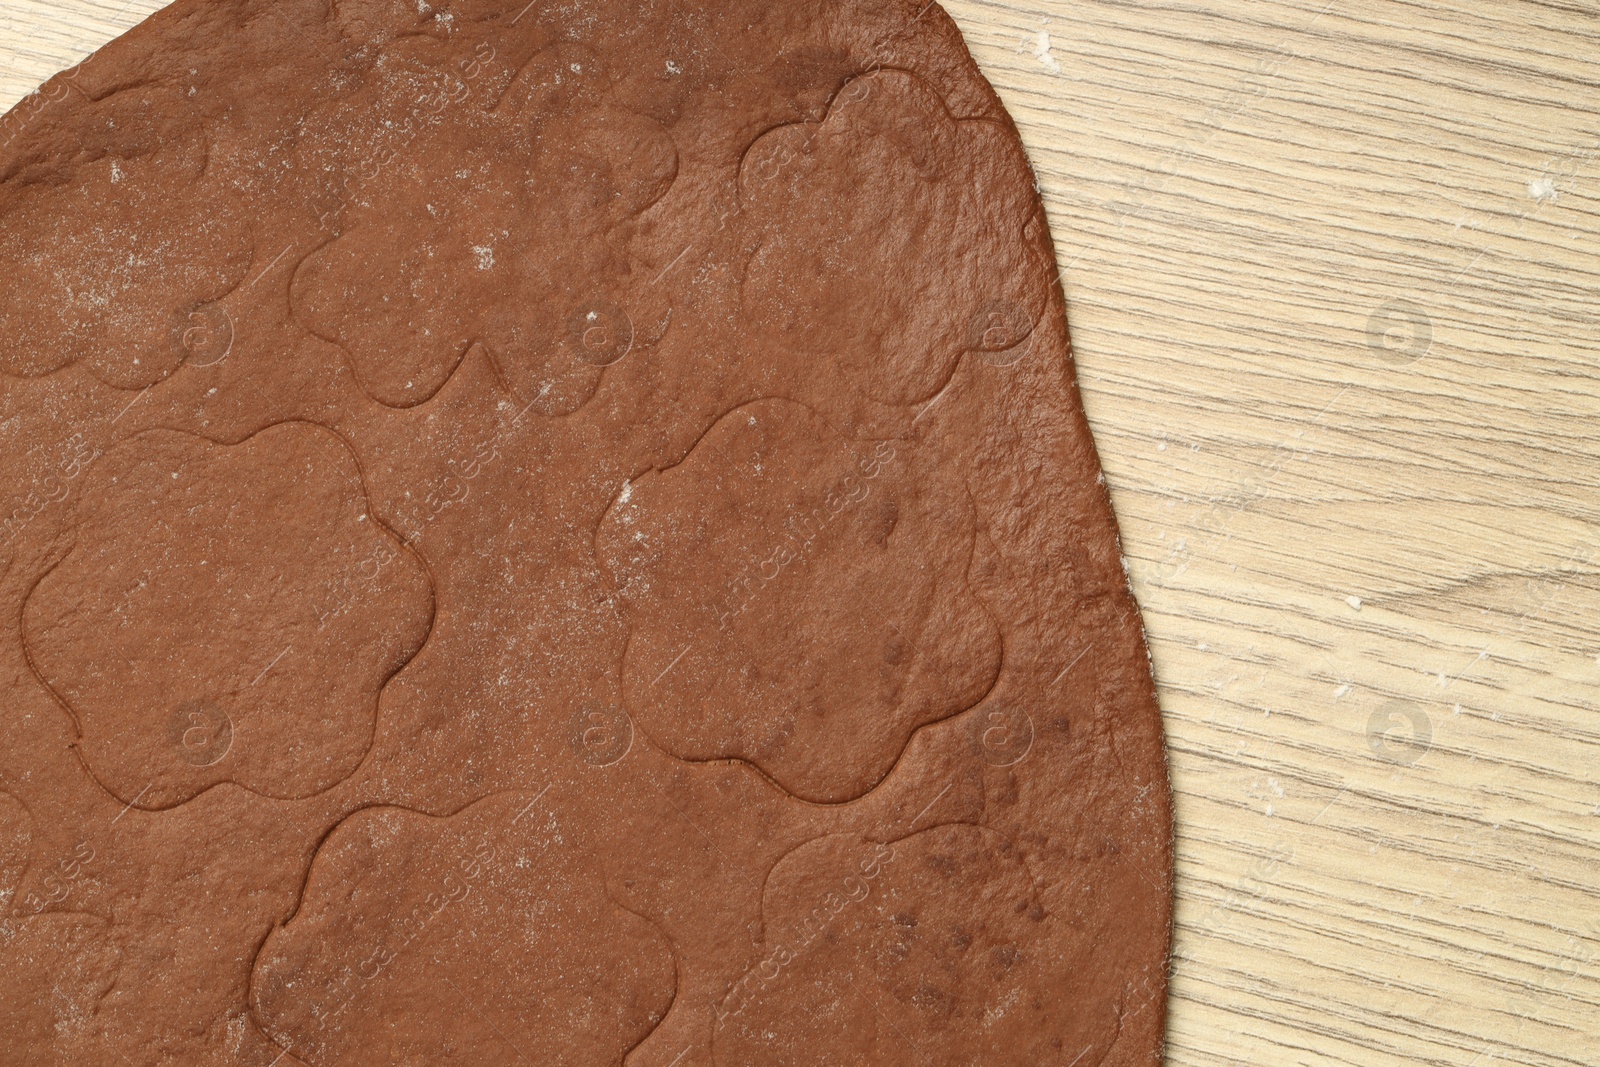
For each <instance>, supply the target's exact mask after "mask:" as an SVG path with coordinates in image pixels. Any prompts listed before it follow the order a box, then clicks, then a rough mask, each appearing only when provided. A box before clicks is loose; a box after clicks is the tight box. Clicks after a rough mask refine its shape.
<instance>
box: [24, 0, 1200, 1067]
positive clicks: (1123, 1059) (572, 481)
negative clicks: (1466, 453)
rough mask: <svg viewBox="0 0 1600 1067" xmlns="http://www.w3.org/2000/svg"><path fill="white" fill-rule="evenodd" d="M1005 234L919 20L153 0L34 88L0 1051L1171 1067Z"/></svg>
mask: <svg viewBox="0 0 1600 1067" xmlns="http://www.w3.org/2000/svg"><path fill="white" fill-rule="evenodd" d="M1054 262H1055V259H1054V254H1053V250H1052V246H1051V241H1050V236H1049V233H1048V231H1047V227H1046V223H1045V218H1044V214H1043V210H1042V208H1041V205H1040V202H1039V198H1038V195H1037V192H1036V189H1035V185H1034V180H1033V176H1032V172H1031V170H1030V169H1029V166H1028V164H1027V161H1026V159H1025V158H1024V156H1023V152H1022V147H1021V143H1020V141H1019V138H1018V136H1017V133H1016V131H1015V129H1014V128H1013V126H1012V124H1011V122H1010V121H1009V119H1008V118H1007V117H1006V115H1005V113H1004V111H1003V110H1002V108H1001V106H1000V103H999V100H998V99H997V97H996V96H995V94H994V93H993V91H992V90H991V89H990V87H989V86H988V84H987V83H986V82H985V81H984V79H983V78H982V76H981V75H980V74H979V73H978V70H977V68H976V67H975V65H974V64H973V63H972V61H971V59H970V58H969V56H968V54H967V52H966V49H965V47H964V46H963V44H962V41H961V37H960V34H959V32H958V31H957V29H956V28H955V26H954V24H953V23H952V22H951V21H950V20H949V19H948V17H947V16H946V15H945V14H944V13H943V12H942V11H941V10H940V9H939V8H938V7H936V6H934V5H932V4H924V3H923V0H914V2H913V0H806V2H800V3H768V2H765V0H763V2H755V0H721V2H718V0H704V2H679V3H667V2H649V0H647V2H644V3H622V2H618V0H567V2H554V0H548V2H535V3H533V4H528V5H526V6H524V3H523V0H515V2H510V3H502V2H500V0H426V2H424V0H403V2H402V0H209V2H201V0H183V2H180V3H177V4H174V5H173V6H172V7H169V8H167V9H166V10H164V11H163V12H161V13H160V14H158V15H156V16H155V17H154V18H152V19H151V20H150V21H148V22H146V23H145V24H144V25H142V26H140V27H139V28H137V29H136V30H134V31H133V32H131V33H129V34H128V35H127V36H125V37H123V38H122V39H120V40H118V41H116V42H114V43H113V44H111V45H110V46H108V47H107V48H105V49H104V50H102V51H101V52H99V53H98V54H96V55H95V56H93V57H91V58H90V59H89V60H87V61H86V62H85V63H83V64H82V65H80V66H79V67H77V68H74V69H73V70H71V71H68V72H65V73H63V74H62V75H59V76H57V77H56V78H55V79H52V81H51V82H50V83H48V84H47V85H46V86H45V87H44V88H43V89H42V90H41V94H40V95H38V96H35V97H32V98H30V99H29V100H27V101H25V102H24V103H23V104H22V105H20V106H19V107H18V108H17V109H16V110H15V111H13V112H12V114H10V115H9V116H7V117H6V119H5V120H4V122H3V123H0V279H3V284H0V398H3V399H0V493H3V494H4V499H3V501H0V525H3V529H0V538H3V540H0V600H3V608H4V610H3V613H0V615H3V618H4V619H6V620H8V621H7V622H6V623H5V624H4V625H5V626H6V627H7V628H8V629H6V630H5V632H4V639H3V640H0V657H3V658H0V682H3V685H4V701H3V703H0V708H3V714H4V716H5V722H4V723H3V726H0V1063H3V1064H6V1065H10V1064H19V1065H20V1064H27V1065H37V1064H43V1065H56V1064H60V1065H66V1064H73V1065H77V1064H95V1065H102V1064H103V1065H117V1064H129V1065H132V1067H151V1065H217V1067H221V1065H225V1064H226V1065H244V1067H268V1065H271V1064H277V1065H279V1067H291V1065H294V1064H302V1065H305V1067H335V1065H338V1067H360V1065H396V1067H399V1065H436V1064H448V1063H460V1064H465V1065H473V1067H477V1065H502V1064H503V1065H508V1067H509V1065H514V1064H530V1065H532V1064H538V1065H540V1067H544V1065H549V1064H570V1065H573V1067H578V1065H582V1067H604V1065H608V1064H609V1065H616V1064H627V1065H628V1067H711V1065H716V1067H864V1065H880V1064H881V1065H905V1067H912V1065H941V1067H942V1065H950V1067H972V1065H980V1064H981V1065H982V1067H1013V1065H1014V1067H1042V1065H1051V1064H1055V1065H1060V1067H1069V1065H1070V1067H1097V1065H1133V1064H1139V1065H1152V1064H1156V1063H1158V1062H1159V1060H1160V1054H1161V1044H1162V1027H1163V1021H1164V1015H1165V967H1166V961H1167V946H1168V938H1169V918H1170V911H1171V826H1170V821H1171V816H1170V800H1169V791H1168V785H1167V777H1166V764H1165V757H1164V752H1163V746H1162V735H1161V723H1160V716H1159V712H1158V709H1157V706H1156V702H1155V696H1154V689H1153V686H1152V683H1151V678H1150V669H1149V663H1148V659H1147V656H1146V653H1145V645H1144V639H1143V634H1142V631H1141V628H1140V624H1139V618H1138V612H1137V608H1136V606H1135V604H1134V602H1133V599H1132V596H1131V594H1130V592H1129V588H1128V585H1127V581H1126V578H1125V575H1124V570H1123V566H1122V560H1121V557H1120V554H1119V548H1118V542H1117V534H1116V526H1115V521H1114V519H1113V516H1112V513H1111V509H1110V505H1109V501H1108V499H1107V496H1106V493H1105V490H1104V487H1103V479H1102V478H1101V477H1100V469H1099V461H1098V459H1097V457H1096V454H1095V450H1094V446H1093V442H1092V440H1091V438H1090V434H1089V430H1088V427H1087V425H1086V424H1085V422H1084V418H1083V415H1082V411H1081V406H1080V402H1079V398H1078V394H1077V389H1076V386H1075V384H1074V379H1073V370H1072V362H1071V356H1070V348H1069V343H1068V337H1067V326H1066V316H1065V310H1064V305H1063V300H1062V294H1061V290H1060V288H1059V285H1058V284H1057V281H1056V277H1055V273H1054V270H1053V264H1054Z"/></svg>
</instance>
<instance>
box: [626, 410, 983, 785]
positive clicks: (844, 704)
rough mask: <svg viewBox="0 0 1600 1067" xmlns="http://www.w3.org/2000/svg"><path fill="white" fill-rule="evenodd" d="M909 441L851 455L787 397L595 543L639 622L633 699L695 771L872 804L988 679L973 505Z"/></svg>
mask: <svg viewBox="0 0 1600 1067" xmlns="http://www.w3.org/2000/svg"><path fill="white" fill-rule="evenodd" d="M922 466H923V462H922V461H919V459H918V458H917V456H916V453H915V450H914V448H913V446H912V445H911V444H909V443H908V442H903V441H902V442H896V441H851V440H847V439H846V438H844V437H842V436H841V435H840V434H839V433H838V432H837V431H836V430H834V429H833V427H831V426H829V425H828V424H827V422H825V421H824V420H823V419H822V418H821V417H819V416H818V415H817V414H816V413H814V412H812V411H811V410H810V409H808V408H806V407H804V406H803V405H800V404H797V403H794V402H793V401H788V400H764V401H759V402H756V403H753V404H748V405H745V406H744V407H740V408H737V409H735V410H734V411H732V412H730V413H728V414H727V415H726V416H724V417H723V418H722V419H721V420H719V421H718V422H717V424H716V425H715V426H713V427H712V428H711V429H710V430H709V431H708V432H707V433H706V435H705V437H704V438H702V439H701V440H700V442H699V443H698V444H697V445H696V446H695V448H694V450H693V451H692V452H690V453H689V455H688V456H687V457H686V458H685V459H684V461H683V462H682V463H680V464H678V465H677V466H674V467H671V468H668V469H666V470H663V471H656V472H651V473H648V474H646V475H644V476H643V477H640V478H639V479H637V480H636V481H634V482H632V483H630V484H629V485H628V486H627V488H626V489H625V490H624V491H623V494H622V495H621V496H620V497H619V498H618V499H617V501H616V502H615V503H614V504H613V506H612V508H611V509H610V510H609V511H608V512H607V514H606V517H605V519H604V520H603V521H602V523H601V525H600V531H599V533H598V534H597V536H596V545H597V550H598V552H599V555H600V559H601V561H602V562H603V563H604V564H605V565H606V566H607V567H608V568H609V569H610V571H611V574H612V577H613V580H614V581H615V582H616V587H617V590H618V592H619V594H620V597H621V601H622V604H623V609H624V615H625V617H626V618H627V620H628V622H629V624H630V637H629V641H628V648H627V654H626V657H625V659H624V662H623V692H624V695H625V697H626V699H627V701H628V705H629V709H630V711H632V713H633V715H634V717H635V718H636V720H637V721H638V723H639V725H640V726H641V727H642V728H643V729H644V730H645V732H646V733H648V734H649V735H650V736H651V737H652V738H654V739H655V740H656V742H657V743H659V744H661V745H662V746H663V747H665V748H666V749H667V750H668V751H669V752H671V753H673V754H674V755H676V756H678V757H680V758H682V759H688V760H714V759H744V760H748V761H750V762H751V763H753V764H755V765H756V766H757V767H759V768H761V770H762V771H764V772H766V773H767V774H768V775H770V776H771V777H772V778H773V779H774V780H776V781H777V782H778V784H780V785H781V786H783V788H784V789H786V790H788V791H789V792H790V793H792V794H794V795H795V796H799V797H803V798H804V799H807V800H812V801H817V802H823V803H834V802H838V801H843V800H850V799H853V798H855V797H858V796H860V795H862V794H863V793H865V792H867V790H869V789H871V788H872V787H873V786H874V785H876V784H878V782H880V781H882V780H883V777H884V775H886V774H887V773H888V772H889V769H890V768H891V767H892V766H894V763H895V761H896V760H897V759H899V757H900V753H901V752H902V751H903V750H904V748H905V745H906V742H907V740H909V738H910V736H911V734H912V732H913V731H914V730H916V729H917V728H918V727H920V726H923V725H926V724H927V723H930V722H935V721H938V720H939V719H943V718H948V717H949V716H951V715H955V714H957V713H958V712H961V711H964V710H966V709H967V708H969V707H972V706H973V705H974V704H976V703H977V702H978V701H979V700H981V699H982V698H983V696H984V694H985V693H987V692H988V690H989V687H990V686H991V685H992V684H993V682H994V679H995V675H996V672H997V671H998V670H999V666H1000V637H999V632H998V630H997V629H996V627H995V625H994V622H993V620H992V619H991V618H990V617H989V616H988V614H986V613H985V611H984V609H983V607H982V605H981V604H980V603H979V601H978V600H977V598H976V597H975V596H974V595H973V593H972V591H971V589H969V588H968V586H967V567H968V564H969V561H970V558H971V553H972V544H973V529H972V520H971V517H970V514H969V512H968V510H967V509H968V504H967V501H966V500H965V499H964V497H963V496H962V495H961V494H960V493H959V492H954V491H952V490H951V489H950V487H948V486H947V485H944V484H942V483H941V481H940V479H939V478H938V477H937V476H930V474H931V472H929V471H927V470H926V469H923V470H916V469H915V468H918V467H922Z"/></svg>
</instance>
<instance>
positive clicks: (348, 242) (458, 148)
mask: <svg viewBox="0 0 1600 1067" xmlns="http://www.w3.org/2000/svg"><path fill="white" fill-rule="evenodd" d="M428 47H431V43H429V42H416V43H415V49H424V48H428ZM386 61H387V62H388V64H389V66H388V67H387V68H383V69H385V70H389V71H391V72H392V73H391V74H390V75H389V77H390V78H391V80H392V81H393V82H394V83H395V84H398V85H402V86H410V87H412V90H413V91H415V90H416V88H417V87H419V86H423V87H425V86H428V85H429V84H430V83H431V82H430V79H432V80H434V81H436V80H437V74H436V73H434V72H432V71H431V68H429V67H428V66H427V64H425V63H423V62H422V61H421V60H420V59H417V58H414V57H411V56H410V55H409V53H408V51H407V44H406V42H395V43H392V44H391V45H390V46H389V55H388V58H387V60H386ZM376 81H377V82H381V81H382V79H381V78H379V79H376ZM450 85H451V83H450V82H449V81H446V82H445V83H444V85H443V87H441V88H436V89H435V90H433V91H432V92H430V93H428V94H427V95H425V97H424V99H425V100H427V101H429V102H428V103H427V104H426V106H425V107H424V108H423V109H422V111H421V112H415V113H414V114H413V115H410V116H407V119H406V122H405V123H402V125H406V126H407V133H406V134H405V135H404V136H402V137H400V138H399V141H398V142H397V143H396V144H394V145H390V146H388V147H384V148H374V147H372V146H368V147H367V149H366V150H367V151H368V152H371V153H374V154H373V155H370V156H369V157H368V158H366V159H364V160H359V161H352V160H348V159H347V160H346V161H345V163H344V164H343V165H344V167H345V168H346V170H347V171H349V170H350V169H352V168H353V169H354V170H355V177H356V178H357V179H358V181H357V182H356V183H355V185H356V188H355V189H354V191H353V192H351V191H349V190H346V191H343V192H342V193H340V195H341V196H342V197H344V199H345V202H344V204H343V206H342V208H341V210H340V212H339V219H338V232H337V233H336V234H335V236H334V237H333V239H332V240H331V241H329V242H328V243H326V244H324V245H323V246H322V247H321V248H319V249H318V250H317V251H316V252H314V253H312V254H311V255H310V256H309V257H307V259H306V260H304V261H303V262H302V263H301V264H300V266H299V268H298V269H297V271H296V274H295V279H294V283H293V288H292V291H291V307H292V308H293V310H294V314H295V316H296V318H297V320H298V321H300V322H301V324H302V325H304V326H305V327H306V328H307V329H309V330H310V331H311V332H313V333H314V334H316V335H317V336H318V337H320V338H322V339H323V340H326V341H328V342H329V343H331V344H334V345H336V346H338V347H339V348H340V349H341V350H343V352H344V353H345V356H346V359H347V361H348V362H349V365H350V367H351V370H352V372H353V373H354V375H355V377H356V380H357V382H358V384H359V385H360V386H361V388H362V390H363V392H364V393H365V394H366V395H367V396H368V397H370V398H371V399H373V400H375V401H377V402H378V403H381V404H384V405H385V406H389V407H398V408H404V407H414V406H416V405H418V404H422V403H425V402H426V401H428V400H429V399H431V398H432V397H433V396H434V395H436V394H437V393H438V391H439V389H441V388H443V386H444V383H445V382H446V381H448V380H449V378H450V377H451V375H452V374H454V373H455V370H456V368H457V367H459V366H460V364H461V362H462V360H463V359H464V358H466V355H467V353H468V352H469V351H471V350H472V349H473V348H474V347H480V348H482V349H483V350H484V351H485V352H486V353H487V355H488V356H489V358H490V359H491V360H492V362H493V365H494V366H495V368H496V371H497V372H498V374H499V377H500V379H501V381H502V382H503V383H504V385H505V387H506V388H507V389H508V390H509V391H510V392H511V393H512V394H513V396H514V397H516V398H517V399H518V401H519V402H520V404H521V405H525V406H527V407H530V408H532V409H533V410H536V411H538V412H540V413H542V414H546V415H566V414H570V413H571V412H572V411H575V410H576V409H577V408H578V407H580V406H582V404H583V403H584V402H585V401H587V400H588V399H589V397H591V396H592V395H593V394H594V392H595V390H596V389H597V388H598V387H599V382H600V379H601V375H602V372H603V370H604V368H605V367H606V366H609V365H610V364H612V363H614V362H616V361H617V360H619V359H621V358H623V357H624V356H626V355H627V354H628V352H629V351H630V350H632V349H635V348H644V347H648V346H649V345H652V344H654V343H655V342H656V341H657V340H659V339H660V337H661V336H662V334H663V333H664V332H665V329H666V326H667V321H668V319H669V318H670V309H669V307H668V297H667V293H666V290H665V289H663V288H662V287H659V286H655V285H652V284H650V282H651V279H650V278H648V277H647V276H646V273H645V272H644V270H643V267H642V266H641V265H639V264H638V263H636V262H635V260H634V258H633V256H632V254H631V252H630V244H631V240H632V233H633V229H634V226H635V222H634V220H635V219H636V218H637V217H638V216H639V215H640V213H642V212H644V211H645V210H647V209H648V208H649V207H650V206H651V205H653V204H654V203H656V202H657V201H658V200H660V199H661V197H662V196H664V195H665V193H666V190H667V189H668V187H670V185H671V184H672V182H673V180H674V179H675V178H676V175H677V149H676V146H675V145H674V144H673V143H672V138H671V135H670V134H669V133H668V132H667V131H666V130H665V128H663V127H662V126H660V125H659V124H657V123H655V122H654V121H653V120H651V119H649V118H646V117H645V116H643V115H640V114H638V113H636V112H633V111H630V110H628V109H626V108H623V107H620V106H618V105H616V104H614V103H613V102H612V101H611V100H610V99H609V97H610V95H611V91H612V88H613V86H614V82H613V80H612V78H611V77H610V75H609V74H608V73H607V72H606V70H605V66H604V64H603V63H602V61H601V60H600V58H599V57H598V56H596V55H595V54H594V53H593V52H592V51H591V50H589V49H587V48H585V47H583V46H581V45H576V44H559V45H553V46H550V47H548V48H546V49H544V50H542V51H540V52H538V53H537V54H535V55H534V57H533V58H532V59H531V60H530V61H529V62H528V63H527V64H526V65H524V66H523V67H522V69H521V70H520V71H518V73H517V75H516V77H515V79H514V80H513V81H512V82H511V84H510V86H509V87H508V88H507V89H506V91H505V92H504V93H503V94H501V95H500V96H499V98H498V100H497V101H496V102H495V103H494V104H493V106H492V107H487V108H485V107H480V106H477V105H476V104H475V103H474V102H473V100H472V98H471V95H470V93H469V92H467V91H465V90H466V86H465V84H464V83H456V86H457V90H459V91H457V90H451V89H450ZM375 91H376V90H375ZM390 106H392V102H390ZM413 126H414V127H415V128H414V129H412V128H410V127H413ZM417 185H421V186H422V187H423V188H424V193H423V194H422V197H421V198H422V199H423V200H424V202H425V211H424V212H423V213H418V214H416V215H413V216H398V217H397V216H396V214H395V212H394V211H393V209H392V202H393V200H394V199H395V196H398V195H401V194H402V193H403V194H404V195H405V196H406V197H407V198H416V197H417V193H416V189H415V187H416V186H417ZM391 190H392V194H391Z"/></svg>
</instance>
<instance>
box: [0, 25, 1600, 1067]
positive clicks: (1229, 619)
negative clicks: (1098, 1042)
mask: <svg viewBox="0 0 1600 1067" xmlns="http://www.w3.org/2000/svg"><path fill="white" fill-rule="evenodd" d="M159 6H161V5H160V3H159V2H158V0H0V107H4V106H9V105H10V104H11V103H12V102H13V101H15V100H17V99H19V98H21V97H22V96H23V94H24V93H26V92H27V91H29V90H30V89H31V88H32V87H33V86H35V85H37V84H38V83H39V82H40V81H42V80H43V79H44V78H45V77H47V76H48V75H50V74H51V73H53V72H54V71H56V70H58V69H61V68H63V67H67V66H70V65H71V64H73V63H75V62H77V61H78V60H79V59H81V58H82V57H83V56H85V55H86V54H87V53H88V52H90V51H91V50H92V49H93V48H95V47H97V46H98V45H99V44H101V43H103V42H104V41H105V40H107V39H109V38H110V37H112V36H114V35H115V34H116V33H118V32H121V31H122V30H123V29H126V28H127V27H129V26H131V25H133V24H134V23H136V22H137V21H138V20H140V19H141V18H143V17H144V16H145V15H146V14H148V13H149V12H151V11H153V10H154V9H156V8H157V7H159ZM946 6H947V9H948V10H949V11H950V12H951V14H952V15H953V16H954V17H955V19H956V20H957V22H959V23H960V25H961V27H962V29H963V30H964V31H965V32H966V34H967V37H968V41H969V44H970V45H971V47H972V49H973V52H974V54H975V55H976V56H977V58H978V61H979V63H980V64H981V65H982V66H983V68H984V70H985V71H986V72H987V74H988V75H989V77H990V79H991V80H992V81H993V82H994V83H995V85H996V87H997V88H998V89H999V90H1000V93H1001V95H1002V96H1003V97H1004V98H1005V101H1006V104H1007V106H1008V107H1009V108H1010V109H1011V113H1012V115H1013V116H1014V117H1015V118H1016V120H1017V123H1018V125H1019V126H1020V127H1021V128H1022V133H1023V138H1024V140H1025V141H1026V142H1027V146H1028V149H1029V152H1030V154H1031V157H1032V159H1033V161H1034V164H1035V167H1036V168H1037V170H1038V174H1039V180H1040V184H1041V187H1042V189H1043V192H1044V196H1045V201H1046V203H1047V205H1048V208H1049V211H1050V215H1051V221H1052V224H1053V227H1054V234H1055V239H1056V242H1057V246H1058V248H1059V250H1060V257H1061V264H1062V267H1063V271H1064V273H1063V283H1064V285H1065V288H1066V293H1067V299H1068V303H1069V305H1070V315H1071V323H1072V330H1073V337H1074V343H1075V348H1076V353H1077V359H1078V369H1079V374H1080V376H1081V380H1082V385H1083V393H1084V396H1085V399H1086V403H1087V405H1088V411H1089V418H1090V421H1091V423H1092V424H1093V426H1094V429H1095V432H1096V435H1097V437H1098V440H1099V444H1100V449H1101V454H1102V457H1103V460H1104V463H1105V468H1106V477H1107V479H1108V480H1109V482H1110V484H1111V487H1112V494H1113V500H1114V502H1115V504H1116V508H1117V512H1118V515H1119V517H1120V519H1121V522H1122V529H1123V536H1124V548H1125V551H1126V554H1127V558H1128V564H1129V567H1130V569H1131V572H1132V576H1133V583H1134V589H1135V591H1136V593H1137V594H1138V597H1139V602H1140V604H1141V606H1142V607H1143V609H1144V613H1145V621H1146V625H1147V626H1148V629H1149V632H1150V637H1151V644H1152V650H1153V655H1154V659H1155V667H1156V677H1157V680H1158V682H1159V684H1160V688H1161V694H1162V704H1163V708H1164V710H1165V713H1166V719H1167V729H1168V737H1169V744H1170V749H1171V760H1172V776H1173V782H1174V785H1175V787H1176V789H1177V794H1178V810H1177V816H1178V837H1179V850H1178V875H1179V877H1178V894H1179V901H1178V918H1179V927H1178V932H1177V941H1176V946H1175V960H1174V969H1173V1001H1172V1009H1171V1024H1170V1046H1169V1055H1168V1060H1169V1062H1170V1063H1172V1064H1182V1065H1205V1067H1214V1065H1222V1064H1250V1065H1261V1067H1336V1065H1337V1067H1345V1065H1359V1067H1383V1065H1391V1064H1393V1065H1399V1064H1407V1065H1415V1064H1440V1065H1452V1067H1488V1065H1490V1064H1493V1063H1506V1064H1525V1065H1530V1067H1539V1065H1547V1064H1548V1065H1554V1064H1563V1065H1578V1067H1592V1065H1594V1064H1597V1063H1600V896H1597V889H1596V879H1597V876H1600V784H1597V764H1600V708H1597V704H1600V489H1597V483H1600V325H1597V321H1596V309H1597V307H1600V203H1597V189H1600V6H1597V5H1596V4H1595V3H1594V2H1593V0H1564V2H1563V0H1495V2H1494V3H1486V2H1484V0H1361V2H1344V0H1331V2H1324V0H1184V2H1179V0H1150V2H1133V3H1130V2H1128V0H1027V2H1021V0H994V2H981V0H952V2H949V3H947V5H946ZM0 284H3V282H0Z"/></svg>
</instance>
